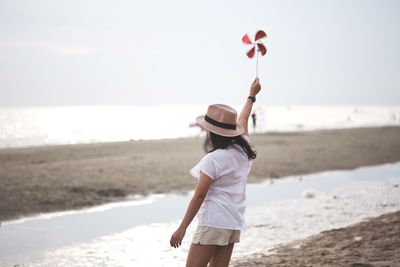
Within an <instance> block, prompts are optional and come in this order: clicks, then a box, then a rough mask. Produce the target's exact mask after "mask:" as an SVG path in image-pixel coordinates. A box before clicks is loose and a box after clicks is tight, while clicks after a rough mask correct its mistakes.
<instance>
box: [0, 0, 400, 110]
mask: <svg viewBox="0 0 400 267" xmlns="http://www.w3.org/2000/svg"><path fill="white" fill-rule="evenodd" d="M399 14H400V1H395V0H394V1H389V0H376V1H371V0H324V1H320V0H314V1H312V0H298V1H295V0H292V1H288V0H276V1H268V0H264V1H255V0H248V1H235V0H221V1H215V0H214V1H211V0H202V1H185V0H170V1H161V0H159V1H157V0H147V1H133V0H115V1H105V0H68V1H67V0H66V1H59V0H36V1H30V0H0V106H66V105H175V104H211V103H225V104H230V105H237V104H240V103H242V102H243V101H244V100H245V99H246V97H247V95H248V88H249V86H250V84H251V82H252V81H253V80H254V78H255V75H256V74H255V69H256V61H255V60H254V59H249V58H247V57H246V55H245V53H246V51H247V50H248V49H249V48H250V47H248V46H246V45H244V44H243V43H242V42H241V38H242V36H243V35H244V34H245V33H249V34H250V35H251V36H253V35H254V33H255V32H256V31H257V30H259V29H262V30H264V31H265V32H266V33H267V34H268V38H267V39H265V40H264V43H265V45H266V46H267V49H268V53H267V55H266V56H264V57H262V58H259V78H260V81H261V84H262V92H261V93H260V95H259V96H258V98H257V103H261V104H265V105H400V51H399V48H400V16H399Z"/></svg>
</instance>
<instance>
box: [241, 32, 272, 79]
mask: <svg viewBox="0 0 400 267" xmlns="http://www.w3.org/2000/svg"><path fill="white" fill-rule="evenodd" d="M263 38H267V34H266V33H265V32H264V31H263V30H259V31H258V32H256V35H255V37H254V42H252V41H251V39H250V37H249V35H248V34H245V35H244V36H243V37H242V42H243V43H245V44H247V45H252V46H253V47H252V48H251V49H250V50H249V51H247V53H246V55H247V56H248V57H249V58H253V57H254V54H256V58H257V60H256V62H257V63H256V77H258V52H260V53H261V56H264V55H265V54H266V53H267V48H266V47H265V45H264V44H263V43H262V42H261V41H260V40H261V39H263ZM256 50H257V51H256Z"/></svg>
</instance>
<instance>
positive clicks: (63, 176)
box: [0, 127, 400, 221]
mask: <svg viewBox="0 0 400 267" xmlns="http://www.w3.org/2000/svg"><path fill="white" fill-rule="evenodd" d="M251 139H252V142H253V144H254V146H255V149H256V150H257V153H258V157H257V159H256V160H255V162H254V165H253V170H252V172H251V174H250V177H249V181H250V182H258V181H262V180H263V179H266V178H279V177H283V176H288V175H301V174H306V173H312V172H320V171H326V170H337V169H342V170H345V169H353V168H356V167H359V166H366V165H377V164H383V163H390V162H397V161H400V127H384V128H363V129H346V130H329V131H314V132H298V133H269V134H259V135H253V136H252V137H251ZM202 142H203V138H187V139H175V140H159V141H131V142H118V143H99V144H85V145H66V146H45V147H35V148H20V149H2V150H0V220H1V221H4V220H9V219H16V218H18V217H21V216H27V215H32V214H36V213H42V212H51V211H62V210H70V209H77V208H83V207H88V206H93V205H98V204H102V203H107V202H112V201H117V200H121V199H125V198H126V197H127V196H129V195H132V194H139V195H147V194H151V193H168V192H185V191H187V190H191V189H193V188H194V185H195V180H194V179H193V178H191V177H190V175H189V169H190V168H191V167H192V166H194V165H195V164H196V163H197V162H198V160H199V159H200V158H201V156H202V155H203V151H202Z"/></svg>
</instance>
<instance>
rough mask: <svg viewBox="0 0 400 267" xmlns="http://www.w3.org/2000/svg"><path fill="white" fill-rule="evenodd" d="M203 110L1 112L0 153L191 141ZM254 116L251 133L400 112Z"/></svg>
mask: <svg viewBox="0 0 400 267" xmlns="http://www.w3.org/2000/svg"><path fill="white" fill-rule="evenodd" d="M235 108H236V110H238V111H240V108H241V107H239V106H238V107H235ZM206 110H207V105H156V106H61V107H0V148H14V147H31V146H44V145H65V144H82V143H94V142H114V141H129V140H151V139H168V138H186V137H195V136H198V135H199V134H202V133H201V129H200V128H198V127H196V126H194V125H193V124H194V122H195V118H196V117H197V116H200V115H204V114H205V112H206ZM253 113H254V114H255V118H256V120H255V122H256V123H255V125H254V124H253V120H252V118H250V120H249V129H250V132H251V133H267V132H293V131H311V130H324V129H342V128H354V127H380V126H399V125H400V106H266V105H255V107H254V109H253ZM203 134H204V133H203Z"/></svg>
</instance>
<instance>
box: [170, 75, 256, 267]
mask: <svg viewBox="0 0 400 267" xmlns="http://www.w3.org/2000/svg"><path fill="white" fill-rule="evenodd" d="M260 90H261V86H260V83H259V80H258V78H256V79H255V80H254V82H253V83H252V85H251V87H250V95H249V97H248V98H247V100H246V103H245V104H244V106H243V109H242V112H241V113H240V115H239V118H237V114H236V111H235V110H234V109H233V108H231V107H229V106H227V105H222V104H215V105H210V106H209V107H208V110H207V114H206V115H205V116H204V117H203V116H201V117H199V118H197V119H196V120H197V123H199V124H200V125H201V126H202V127H204V128H205V129H207V134H208V137H209V139H210V142H211V145H212V147H213V149H212V150H211V152H209V153H208V154H206V155H205V156H204V157H203V158H202V159H201V160H200V162H199V163H198V164H197V165H196V166H195V167H194V168H193V169H192V170H191V174H192V175H193V176H194V177H196V178H198V183H197V185H196V189H195V192H194V195H193V197H192V200H191V201H190V203H189V206H188V208H187V210H186V213H185V216H184V218H183V220H182V223H181V224H180V226H179V228H178V229H177V230H176V231H175V232H174V233H173V234H172V236H171V240H170V244H171V246H172V247H175V248H177V247H179V246H180V245H181V244H182V239H183V237H184V236H185V233H186V229H187V227H188V226H189V224H190V223H191V221H192V220H193V218H194V216H195V215H196V214H197V213H198V219H199V222H198V227H197V229H196V231H195V233H194V236H193V240H192V244H191V246H190V250H189V254H188V257H187V261H186V266H187V267H203V266H207V264H208V263H209V264H210V265H209V266H214V267H215V266H217V267H223V266H228V265H229V261H230V258H231V255H232V250H233V246H234V243H237V242H239V241H240V231H241V230H242V229H243V227H244V211H245V209H246V180H247V176H248V174H249V172H250V168H251V164H252V160H253V159H255V157H256V153H255V151H253V150H252V148H251V147H250V144H249V143H250V140H249V133H248V119H249V116H250V114H251V109H252V107H253V103H254V102H255V101H256V98H255V97H256V95H257V94H258V92H259V91H260Z"/></svg>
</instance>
